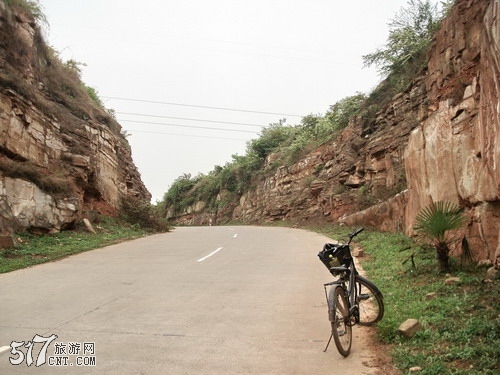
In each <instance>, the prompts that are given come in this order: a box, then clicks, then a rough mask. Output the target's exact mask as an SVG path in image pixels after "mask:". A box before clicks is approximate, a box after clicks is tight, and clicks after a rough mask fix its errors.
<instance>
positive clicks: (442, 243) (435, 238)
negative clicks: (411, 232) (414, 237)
mask: <svg viewBox="0 0 500 375" xmlns="http://www.w3.org/2000/svg"><path fill="white" fill-rule="evenodd" d="M464 222H465V215H464V213H463V210H462V209H461V208H460V207H459V206H458V205H456V204H454V203H451V202H446V201H438V202H435V203H434V202H433V203H431V204H430V205H428V206H426V207H424V208H423V209H422V210H421V211H420V212H419V213H418V215H417V217H416V218H415V226H414V229H415V230H416V231H417V232H419V233H422V234H423V235H425V236H427V237H428V238H429V239H430V240H431V242H432V244H433V245H434V247H435V248H436V253H437V259H438V263H439V269H440V270H441V271H443V272H446V271H448V269H449V253H450V248H449V244H450V242H451V241H452V239H450V238H449V237H448V236H447V232H448V231H450V230H454V229H459V228H460V227H461V226H462V225H463V224H464Z"/></svg>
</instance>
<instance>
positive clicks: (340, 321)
mask: <svg viewBox="0 0 500 375" xmlns="http://www.w3.org/2000/svg"><path fill="white" fill-rule="evenodd" d="M329 303H331V304H332V306H331V309H332V310H333V317H332V335H333V339H334V341H335V345H336V346H337V349H338V351H339V353H340V354H341V355H343V356H344V357H347V356H348V355H349V353H350V352H351V344H352V325H351V324H350V318H349V303H348V302H347V297H346V293H345V290H344V288H342V287H341V286H340V285H337V286H335V287H333V288H331V289H330V296H329Z"/></svg>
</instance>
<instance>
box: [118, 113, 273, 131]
mask: <svg viewBox="0 0 500 375" xmlns="http://www.w3.org/2000/svg"><path fill="white" fill-rule="evenodd" d="M115 113H116V114H117V115H130V116H143V117H156V118H170V119H174V120H189V121H201V122H214V123H218V124H231V125H244V126H255V127H258V128H263V126H262V125H257V124H248V123H245V122H232V121H216V120H204V119H198V118H187V117H172V116H159V115H147V114H144V113H129V112H115Z"/></svg>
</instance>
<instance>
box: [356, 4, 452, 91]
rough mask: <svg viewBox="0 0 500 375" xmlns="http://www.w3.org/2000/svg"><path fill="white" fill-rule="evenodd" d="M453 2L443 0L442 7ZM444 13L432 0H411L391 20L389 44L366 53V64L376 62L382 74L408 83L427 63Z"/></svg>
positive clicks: (444, 8)
mask: <svg viewBox="0 0 500 375" xmlns="http://www.w3.org/2000/svg"><path fill="white" fill-rule="evenodd" d="M453 2H454V0H447V1H443V2H442V3H441V9H443V10H446V9H448V8H449V7H450V6H451V4H452V3H453ZM443 16H444V11H439V10H438V7H437V5H435V4H432V3H431V1H430V0H425V1H424V0H410V1H409V2H408V6H407V7H406V8H402V9H401V10H400V11H399V13H398V14H397V15H396V16H395V17H394V19H393V20H392V21H391V22H390V23H389V24H388V26H389V37H388V38H387V43H386V45H385V46H384V47H383V48H379V49H377V50H376V51H375V52H373V53H370V54H368V55H365V56H363V62H364V64H365V66H372V65H375V66H377V67H378V69H379V72H380V73H381V75H382V76H385V77H388V78H390V77H391V76H392V77H393V78H398V79H397V81H403V82H402V83H403V84H406V83H407V82H409V81H410V80H411V79H413V78H414V76H415V75H416V74H418V73H419V72H420V71H421V70H422V68H424V67H425V65H426V63H427V51H428V48H429V45H430V42H431V40H432V36H433V35H434V33H435V31H436V30H437V27H438V26H439V23H440V22H441V20H442V18H443ZM394 76H396V77H394Z"/></svg>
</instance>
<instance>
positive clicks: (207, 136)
mask: <svg viewBox="0 0 500 375" xmlns="http://www.w3.org/2000/svg"><path fill="white" fill-rule="evenodd" d="M127 131H128V132H130V133H131V134H134V133H149V134H164V135H172V136H178V137H195V138H210V139H223V140H228V141H242V142H248V140H247V139H241V138H226V137H211V136H209V135H192V134H176V133H164V132H151V131H147V130H127Z"/></svg>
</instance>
